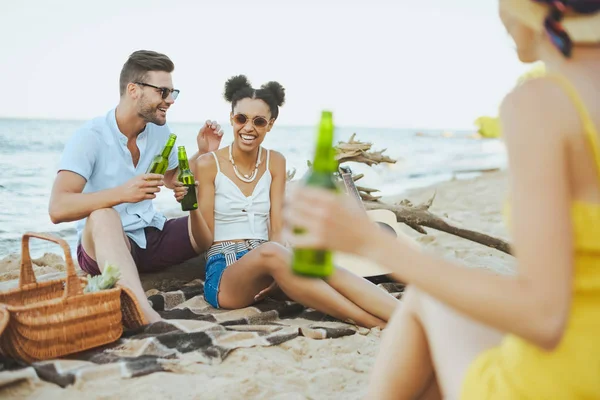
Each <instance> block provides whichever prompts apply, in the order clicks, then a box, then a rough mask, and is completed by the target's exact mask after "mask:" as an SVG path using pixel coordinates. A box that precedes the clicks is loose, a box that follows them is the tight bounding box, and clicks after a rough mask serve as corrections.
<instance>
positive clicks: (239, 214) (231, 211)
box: [212, 150, 272, 242]
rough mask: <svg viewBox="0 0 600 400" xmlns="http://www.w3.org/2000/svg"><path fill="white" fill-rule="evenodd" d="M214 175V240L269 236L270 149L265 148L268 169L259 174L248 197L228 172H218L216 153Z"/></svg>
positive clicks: (265, 238)
mask: <svg viewBox="0 0 600 400" xmlns="http://www.w3.org/2000/svg"><path fill="white" fill-rule="evenodd" d="M212 155H213V157H214V158H215V162H216V163H217V175H216V176H215V235H214V236H215V237H214V239H213V240H214V241H215V242H220V241H224V240H240V239H262V240H269V214H270V212H271V180H272V178H271V172H270V171H269V156H270V151H269V150H267V170H266V171H265V173H264V174H263V175H262V176H261V177H260V179H259V180H258V182H257V183H256V186H255V187H254V191H253V192H252V194H251V195H250V196H248V197H246V196H245V195H244V193H242V191H241V189H240V188H239V187H238V186H237V185H236V184H235V183H234V182H233V181H232V180H231V179H229V177H227V175H225V174H224V173H222V172H221V167H220V166H219V160H218V158H217V155H216V154H215V153H214V152H212Z"/></svg>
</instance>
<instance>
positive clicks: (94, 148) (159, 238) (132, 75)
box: [49, 50, 223, 322]
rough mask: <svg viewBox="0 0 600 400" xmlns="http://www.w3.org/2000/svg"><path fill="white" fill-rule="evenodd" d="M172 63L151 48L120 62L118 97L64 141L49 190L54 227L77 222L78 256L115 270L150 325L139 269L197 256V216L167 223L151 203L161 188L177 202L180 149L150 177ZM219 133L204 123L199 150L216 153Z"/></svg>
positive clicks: (90, 267) (93, 269) (163, 131)
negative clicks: (170, 192)
mask: <svg viewBox="0 0 600 400" xmlns="http://www.w3.org/2000/svg"><path fill="white" fill-rule="evenodd" d="M173 70H174V65H173V62H172V61H171V60H170V59H169V57H167V56H166V55H164V54H160V53H157V52H154V51H147V50H140V51H136V52H134V53H133V54H131V56H130V57H129V59H128V60H127V62H125V65H123V69H122V70H121V76H120V80H119V90H120V95H121V97H120V100H119V104H118V105H117V106H116V108H114V109H112V110H110V111H109V112H108V113H107V114H106V115H105V116H102V117H98V118H95V119H93V120H91V121H89V122H87V123H86V124H85V125H83V126H82V127H81V128H79V129H78V130H77V131H76V132H75V133H74V134H73V136H72V137H71V138H70V140H69V141H68V142H67V144H66V146H65V149H64V151H63V154H62V158H61V160H60V164H59V168H58V174H57V176H56V178H55V181H54V186H53V188H52V195H51V197H50V205H49V212H50V218H51V220H52V222H54V223H55V224H58V223H61V222H70V221H79V222H78V224H77V234H78V237H79V243H78V246H77V259H78V261H79V265H80V267H81V268H82V269H83V270H84V271H86V272H88V273H89V274H91V275H97V274H100V273H101V271H102V270H103V268H104V266H105V265H106V264H107V263H109V264H113V265H115V266H117V267H119V269H120V271H121V280H120V283H121V284H123V285H126V286H128V287H129V288H131V290H132V291H133V292H134V293H135V295H136V297H137V298H138V300H139V302H140V305H141V307H142V309H143V312H144V314H145V316H146V317H147V319H148V321H149V322H154V321H157V320H159V319H160V316H159V315H158V314H157V313H156V312H155V311H154V310H153V309H152V307H151V306H150V304H149V303H148V301H147V300H146V296H145V293H144V290H143V289H142V285H141V282H140V278H139V273H138V271H142V272H144V271H155V270H159V269H162V268H165V267H167V266H171V265H175V264H179V263H182V262H184V261H186V260H188V259H190V258H193V257H196V256H197V255H198V254H200V252H201V251H203V250H204V249H200V248H199V247H198V246H197V244H196V243H195V242H194V240H193V237H192V235H191V233H190V232H191V226H192V224H193V220H195V218H198V217H197V216H196V213H190V215H189V216H184V217H181V218H174V219H170V220H167V218H166V217H165V216H164V215H162V214H161V213H159V212H157V211H156V210H155V209H154V205H153V202H152V200H153V199H154V198H155V197H156V193H157V192H159V191H160V188H161V186H163V185H164V186H166V187H167V188H169V189H173V190H174V191H175V197H176V198H178V199H181V197H183V195H184V194H185V191H186V189H185V187H183V186H182V185H181V184H180V183H178V182H177V174H178V168H177V166H178V162H177V151H172V152H171V155H170V157H169V167H168V170H167V172H166V173H165V174H164V176H163V175H157V174H147V173H145V171H146V170H147V168H148V167H149V165H150V163H151V161H152V159H153V158H154V156H155V155H156V154H158V153H160V152H161V150H162V148H163V146H164V145H165V143H166V141H167V138H168V137H169V134H170V133H171V132H170V130H169V127H168V126H167V125H166V122H167V112H168V110H169V108H170V107H171V106H172V105H173V104H174V103H175V99H176V98H177V95H178V94H179V90H177V89H174V88H173V82H172V77H171V73H172V72H173ZM222 134H223V132H222V131H221V129H220V126H219V125H217V123H216V122H214V121H207V122H206V123H205V124H204V126H202V128H201V129H200V131H199V133H198V137H197V143H198V151H197V152H196V153H195V154H194V155H192V157H191V158H190V165H193V162H194V161H195V160H196V159H197V158H198V157H199V156H200V155H201V154H203V153H206V152H210V151H213V150H217V149H218V148H219V144H220V142H221V137H222Z"/></svg>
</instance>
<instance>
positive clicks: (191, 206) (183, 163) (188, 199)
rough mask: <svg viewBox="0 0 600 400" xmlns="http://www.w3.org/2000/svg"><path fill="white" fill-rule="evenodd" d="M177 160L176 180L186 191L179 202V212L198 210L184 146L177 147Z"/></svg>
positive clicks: (194, 187)
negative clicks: (177, 173)
mask: <svg viewBox="0 0 600 400" xmlns="http://www.w3.org/2000/svg"><path fill="white" fill-rule="evenodd" d="M177 159H178V160H179V175H177V180H178V181H179V182H181V183H183V186H185V187H187V189H188V191H187V193H186V194H185V196H184V197H183V199H182V200H181V210H183V211H192V210H196V209H197V208H198V199H197V197H196V180H195V179H194V174H192V171H191V170H190V163H189V161H188V158H187V153H186V152H185V147H184V146H179V147H177Z"/></svg>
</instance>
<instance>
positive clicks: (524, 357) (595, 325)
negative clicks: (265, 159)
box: [285, 0, 600, 400]
mask: <svg viewBox="0 0 600 400" xmlns="http://www.w3.org/2000/svg"><path fill="white" fill-rule="evenodd" d="M499 5H500V17H501V20H502V22H503V23H504V26H505V27H506V29H507V31H508V33H509V34H510V36H511V37H512V38H513V40H514V42H515V44H516V48H517V53H518V56H519V59H520V60H521V61H523V62H527V63H528V62H534V61H537V60H541V61H543V62H544V64H545V66H546V69H547V73H546V75H545V76H543V77H539V78H533V79H530V80H528V81H527V82H524V83H522V84H521V85H519V86H518V87H516V88H515V89H514V90H513V91H512V92H511V93H510V94H508V95H507V96H506V98H505V99H504V101H503V103H502V106H501V112H500V118H501V122H502V128H503V137H504V138H505V141H506V145H507V150H508V156H509V164H510V169H509V173H510V200H511V201H510V203H509V205H510V206H511V207H510V208H509V207H507V208H506V211H507V212H508V211H509V210H510V215H511V216H510V218H508V221H509V222H510V227H511V232H512V234H513V237H514V247H513V249H514V254H516V260H517V269H518V272H517V273H516V274H515V275H512V276H501V275H497V274H491V273H488V272H486V271H484V270H475V269H469V268H464V267H461V266H458V265H455V264H454V263H452V262H449V261H446V260H442V259H439V258H436V257H434V256H432V255H429V254H426V253H425V252H422V251H421V250H420V249H419V248H418V247H416V246H414V245H413V244H412V243H411V242H408V241H398V240H391V239H389V238H388V237H386V236H385V235H384V234H382V233H380V232H379V231H378V230H377V229H374V228H372V226H371V225H370V224H369V223H368V221H367V220H366V219H365V218H364V217H363V216H362V215H361V214H360V213H356V212H353V211H354V205H353V204H351V203H347V202H344V201H343V199H339V198H337V197H336V196H335V195H333V194H330V193H328V192H325V191H322V190H318V189H316V188H303V189H302V191H299V192H298V193H295V194H294V195H292V196H291V198H292V200H291V203H290V206H289V207H286V215H285V217H286V225H287V224H288V223H289V226H299V227H302V228H304V229H305V230H306V234H303V235H298V236H296V237H293V238H292V239H291V242H292V244H293V245H295V246H300V247H319V248H329V249H333V250H338V251H344V252H350V253H352V252H354V253H356V254H359V255H362V256H365V257H372V258H373V259H374V261H378V262H379V263H381V264H382V265H384V266H387V267H389V268H393V269H394V271H395V273H394V275H395V276H396V277H397V278H398V279H400V280H401V281H403V282H408V283H409V284H411V286H410V287H409V289H408V290H407V292H406V294H405V297H404V299H403V301H402V305H401V306H400V307H399V308H398V311H397V313H396V314H394V316H393V318H392V319H391V321H390V323H389V325H388V328H387V329H386V331H385V332H384V334H383V342H382V347H381V350H380V352H379V355H378V358H377V361H376V364H375V368H374V370H373V373H372V379H371V384H370V387H369V390H368V394H367V398H369V399H408V398H418V397H419V396H420V397H421V398H423V397H427V398H439V397H440V395H442V397H444V398H452V399H455V398H462V399H478V400H483V399H502V400H504V399H592V398H594V399H597V398H600V137H599V136H600V135H599V134H600V130H599V129H598V127H600V0H570V1H556V0H553V1H550V0H548V1H541V0H540V1H533V0H500V1H499ZM473 40H474V42H473V43H474V44H475V43H476V42H475V40H476V39H473ZM532 149H535V150H534V151H532ZM340 231H343V232H346V235H344V238H345V239H346V240H344V241H342V240H339V237H338V236H337V235H335V234H333V232H340ZM349 237H353V238H354V240H348V238H349ZM397 260H402V262H401V263H399V262H397ZM436 385H439V387H436ZM440 392H441V393H440ZM428 396H431V397H428Z"/></svg>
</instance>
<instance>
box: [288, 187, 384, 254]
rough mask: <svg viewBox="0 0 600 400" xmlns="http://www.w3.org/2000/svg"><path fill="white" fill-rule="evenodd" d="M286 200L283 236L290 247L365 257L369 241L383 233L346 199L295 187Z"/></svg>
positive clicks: (358, 208) (311, 189)
mask: <svg viewBox="0 0 600 400" xmlns="http://www.w3.org/2000/svg"><path fill="white" fill-rule="evenodd" d="M286 197H287V199H286V200H287V204H286V206H285V207H284V224H285V232H284V234H285V239H286V240H287V241H289V242H290V244H291V245H292V246H293V247H298V248H315V249H328V250H333V251H341V252H344V253H353V254H357V255H365V254H368V252H369V250H368V247H369V246H370V243H371V241H373V240H375V241H376V240H377V238H378V237H379V235H381V234H385V233H384V232H382V231H381V230H380V229H379V228H378V227H377V226H376V225H375V224H374V223H373V222H372V221H371V220H370V219H369V217H368V216H367V214H366V213H365V211H364V209H363V208H362V207H360V206H359V205H358V204H357V203H356V201H355V200H354V199H351V198H350V197H348V196H344V195H340V194H337V193H334V192H331V191H327V190H324V189H318V188H314V187H309V186H303V185H296V186H295V187H294V188H293V189H292V190H291V191H290V194H289V195H288V196H286ZM298 228H299V229H301V230H302V233H297V230H298ZM294 231H296V232H294Z"/></svg>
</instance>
